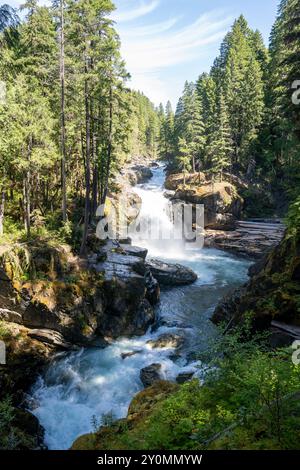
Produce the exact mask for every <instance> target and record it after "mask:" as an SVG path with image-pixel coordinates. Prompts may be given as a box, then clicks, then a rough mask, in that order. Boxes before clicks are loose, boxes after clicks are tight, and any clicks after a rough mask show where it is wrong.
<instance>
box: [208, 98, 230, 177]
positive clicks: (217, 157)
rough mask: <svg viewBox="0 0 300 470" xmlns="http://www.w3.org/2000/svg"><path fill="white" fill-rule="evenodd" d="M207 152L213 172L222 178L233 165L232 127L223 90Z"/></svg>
mask: <svg viewBox="0 0 300 470" xmlns="http://www.w3.org/2000/svg"><path fill="white" fill-rule="evenodd" d="M207 152H208V154H209V156H210V161H211V167H212V172H213V173H216V174H218V175H219V176H220V177H221V179H222V175H223V172H224V171H225V170H227V169H228V168H230V167H231V166H232V152H233V148H232V140H231V129H230V125H229V118H228V111H227V107H226V102H225V97H224V94H223V90H221V93H220V102H219V106H218V119H217V121H216V123H215V129H214V131H213V133H212V136H211V141H210V144H209V147H208V149H207Z"/></svg>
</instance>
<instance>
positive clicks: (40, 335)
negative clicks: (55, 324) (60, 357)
mask: <svg viewBox="0 0 300 470" xmlns="http://www.w3.org/2000/svg"><path fill="white" fill-rule="evenodd" d="M28 336H29V337H30V338H33V339H36V340H38V341H41V342H42V343H47V344H50V345H52V346H54V347H56V348H58V349H63V350H78V347H76V346H74V345H72V344H71V343H68V342H67V341H66V340H65V338H64V337H63V336H62V335H61V334H60V333H58V332H57V331H53V330H47V329H40V330H30V331H29V332H28Z"/></svg>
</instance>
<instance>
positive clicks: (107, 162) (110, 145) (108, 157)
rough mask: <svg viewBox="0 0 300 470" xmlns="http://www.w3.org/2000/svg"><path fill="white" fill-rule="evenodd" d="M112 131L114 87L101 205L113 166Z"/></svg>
mask: <svg viewBox="0 0 300 470" xmlns="http://www.w3.org/2000/svg"><path fill="white" fill-rule="evenodd" d="M112 131H113V92H112V87H110V91H109V133H108V145H107V161H106V175H105V186H104V191H103V197H102V201H101V204H105V201H106V198H107V192H108V183H109V174H110V166H111V154H112Z"/></svg>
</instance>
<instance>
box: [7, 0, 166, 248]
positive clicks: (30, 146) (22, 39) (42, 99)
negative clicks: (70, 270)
mask: <svg viewBox="0 0 300 470" xmlns="http://www.w3.org/2000/svg"><path fill="white" fill-rule="evenodd" d="M22 9H23V10H24V11H25V18H24V20H22V21H20V20H19V19H18V17H17V14H16V11H15V10H14V9H12V8H10V7H8V6H6V5H4V6H2V7H1V9H0V26H1V28H0V59H1V64H0V80H2V81H3V82H5V84H6V90H7V94H6V102H5V104H3V105H2V106H1V107H0V158H1V163H0V194H1V209H0V234H1V233H3V226H4V214H5V205H7V203H9V202H10V203H11V204H12V203H13V202H14V205H15V206H16V205H17V207H15V209H14V214H13V217H14V218H15V219H19V220H23V223H24V225H25V227H26V232H27V235H28V236H30V233H31V227H32V223H33V222H34V221H35V222H36V223H38V220H40V221H41V220H43V219H47V217H48V216H49V214H51V213H52V215H53V217H54V216H55V217H56V219H57V225H58V226H59V224H61V225H62V226H63V225H68V219H69V218H70V217H72V216H73V215H72V212H74V209H75V210H76V206H77V205H78V202H79V208H80V210H79V214H78V220H77V225H79V226H80V227H81V228H82V234H81V247H80V252H81V254H84V253H85V250H86V241H87V236H88V230H89V226H90V223H91V220H92V217H93V216H94V214H95V212H96V209H97V207H98V205H99V204H100V203H101V204H104V203H105V201H106V198H107V194H108V192H109V189H110V185H111V182H112V180H113V177H114V175H115V174H116V173H117V172H118V171H119V169H120V168H122V167H123V165H124V163H125V162H126V160H127V159H128V157H129V155H133V154H139V153H141V154H149V155H152V156H153V158H155V156H156V152H157V138H156V136H157V133H158V128H159V124H158V115H157V113H156V111H155V108H154V105H153V104H152V103H151V102H150V101H149V100H148V99H147V98H146V97H145V96H144V95H143V94H141V93H138V92H133V91H131V90H130V89H129V88H128V86H127V81H128V78H129V75H128V73H127V71H126V69H125V64H124V62H123V60H122V58H121V55H120V40H119V37H118V35H117V33H116V30H115V28H114V24H113V22H112V20H111V19H110V18H109V15H110V13H111V12H112V11H113V10H114V5H113V3H112V2H111V1H110V0H96V1H94V0H93V1H92V0H53V2H52V5H51V7H46V6H39V5H38V2H37V0H27V1H26V3H25V4H24V5H23V7H22ZM1 31H2V32H1ZM83 205H84V210H83V211H82V208H83ZM80 212H81V213H80ZM53 217H52V218H53Z"/></svg>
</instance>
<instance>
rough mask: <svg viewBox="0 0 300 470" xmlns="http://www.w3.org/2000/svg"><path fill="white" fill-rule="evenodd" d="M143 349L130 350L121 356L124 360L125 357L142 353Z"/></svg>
mask: <svg viewBox="0 0 300 470" xmlns="http://www.w3.org/2000/svg"><path fill="white" fill-rule="evenodd" d="M141 352H142V351H141V350H139V351H130V352H128V353H122V354H121V358H122V359H123V360H124V359H127V358H128V357H133V356H136V355H137V354H141Z"/></svg>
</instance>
